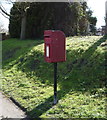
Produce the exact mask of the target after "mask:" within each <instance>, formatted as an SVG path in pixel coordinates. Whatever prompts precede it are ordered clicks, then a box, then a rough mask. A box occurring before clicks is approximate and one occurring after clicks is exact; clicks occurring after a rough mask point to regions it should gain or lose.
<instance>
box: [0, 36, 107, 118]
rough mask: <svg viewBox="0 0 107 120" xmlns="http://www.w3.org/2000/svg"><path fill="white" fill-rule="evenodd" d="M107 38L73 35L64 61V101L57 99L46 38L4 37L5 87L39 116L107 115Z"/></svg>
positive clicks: (61, 96)
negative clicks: (106, 55)
mask: <svg viewBox="0 0 107 120" xmlns="http://www.w3.org/2000/svg"><path fill="white" fill-rule="evenodd" d="M106 40H107V39H106V38H104V37H103V38H101V37H99V36H90V37H68V38H67V41H66V53H67V61H66V62H63V63H58V100H59V101H58V103H57V104H56V105H53V63H46V62H45V61H44V53H43V52H44V45H43V42H44V41H43V40H26V41H25V40H24V41H21V40H18V39H9V40H5V41H3V43H2V44H3V77H2V79H3V81H2V90H3V91H4V93H6V94H7V95H8V96H10V97H13V98H14V99H15V100H16V101H18V102H19V103H20V104H21V106H23V107H24V108H25V109H26V112H27V114H28V115H30V116H31V117H35V118H38V117H40V118H106V80H107V77H106V74H105V69H106V68H105V67H106V57H105V54H106V53H107V45H101V44H102V43H103V42H105V41H106Z"/></svg>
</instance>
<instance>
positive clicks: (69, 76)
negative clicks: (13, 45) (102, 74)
mask: <svg viewBox="0 0 107 120" xmlns="http://www.w3.org/2000/svg"><path fill="white" fill-rule="evenodd" d="M105 40H106V38H101V39H99V40H98V41H97V42H95V43H94V44H93V45H92V46H91V47H89V49H88V50H86V51H85V53H82V55H81V57H80V58H79V59H75V60H74V61H71V62H70V61H69V62H68V61H66V62H65V63H60V65H59V68H58V71H59V73H60V75H58V84H59V86H60V90H59V91H58V99H59V100H60V99H61V98H62V97H64V96H65V95H66V94H67V93H68V92H70V90H74V91H81V92H85V91H87V90H89V89H91V90H92V89H94V88H95V84H96V83H98V81H96V82H95V81H93V76H94V71H92V72H93V73H92V74H90V75H92V76H89V73H86V75H85V73H82V72H81V71H84V69H85V67H84V66H86V67H87V68H88V67H90V68H91V67H92V66H89V64H88V62H89V61H88V59H89V58H90V57H91V55H93V53H94V51H95V50H96V48H97V46H99V45H100V44H101V43H102V42H104V41H105ZM71 52H74V51H71ZM75 54H77V55H78V51H77V52H75ZM69 57H70V58H71V54H70V53H69V51H68V52H67V58H69ZM71 59H72V58H71ZM20 60H21V61H20V63H19V64H18V69H19V70H22V71H23V72H25V73H26V75H27V76H28V77H34V76H37V77H39V78H40V79H39V80H40V82H41V83H44V84H48V85H52V84H53V77H52V76H53V64H51V63H46V62H45V61H44V57H43V53H42V52H41V51H33V52H32V54H31V55H29V56H26V55H24V56H23V57H22V59H20ZM64 67H65V68H64ZM103 67H104V66H103ZM63 68H64V69H63ZM87 71H88V70H87ZM87 71H86V72H87ZM85 77H87V78H85ZM88 77H89V78H88ZM84 78H85V80H84ZM90 79H92V80H90ZM104 79H105V78H104ZM94 82H95V83H94ZM97 87H98V86H97ZM84 88H85V89H84ZM52 107H53V96H51V97H49V98H48V99H46V100H45V101H44V102H43V103H41V104H39V105H38V106H37V107H35V108H34V109H33V110H31V111H29V112H28V115H30V116H31V117H32V118H35V117H36V118H39V117H40V116H41V115H42V114H43V113H45V112H46V111H48V110H49V109H50V108H52Z"/></svg>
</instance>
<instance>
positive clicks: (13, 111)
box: [0, 92, 26, 120]
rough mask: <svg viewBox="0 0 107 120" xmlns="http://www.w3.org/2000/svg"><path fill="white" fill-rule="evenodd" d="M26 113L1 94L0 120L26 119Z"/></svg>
mask: <svg viewBox="0 0 107 120" xmlns="http://www.w3.org/2000/svg"><path fill="white" fill-rule="evenodd" d="M25 117H26V115H25V113H24V112H23V111H22V110H21V109H19V108H18V107H17V106H16V105H15V104H14V103H13V102H12V101H11V100H10V99H8V98H7V97H5V96H4V95H3V94H2V92H0V120H1V119H2V118H25Z"/></svg>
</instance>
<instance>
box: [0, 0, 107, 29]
mask: <svg viewBox="0 0 107 120" xmlns="http://www.w3.org/2000/svg"><path fill="white" fill-rule="evenodd" d="M106 1H107V0H87V4H88V7H89V8H90V9H91V10H92V11H93V16H94V17H97V20H98V22H97V25H96V27H97V28H100V27H101V26H104V25H105V21H104V17H105V2H106ZM2 5H3V6H4V7H5V9H6V11H7V12H8V13H9V12H10V9H11V7H12V4H8V3H6V2H2ZM0 23H2V24H3V25H4V28H5V29H7V30H8V24H9V20H8V19H7V18H5V17H4V16H3V15H1V13H0Z"/></svg>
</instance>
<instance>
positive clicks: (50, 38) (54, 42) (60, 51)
mask: <svg viewBox="0 0 107 120" xmlns="http://www.w3.org/2000/svg"><path fill="white" fill-rule="evenodd" d="M65 38H66V37H65V34H64V33H63V32H62V31H59V30H45V31H44V41H45V46H44V48H45V52H44V55H45V61H46V62H49V63H55V62H64V61H66V50H65Z"/></svg>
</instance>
